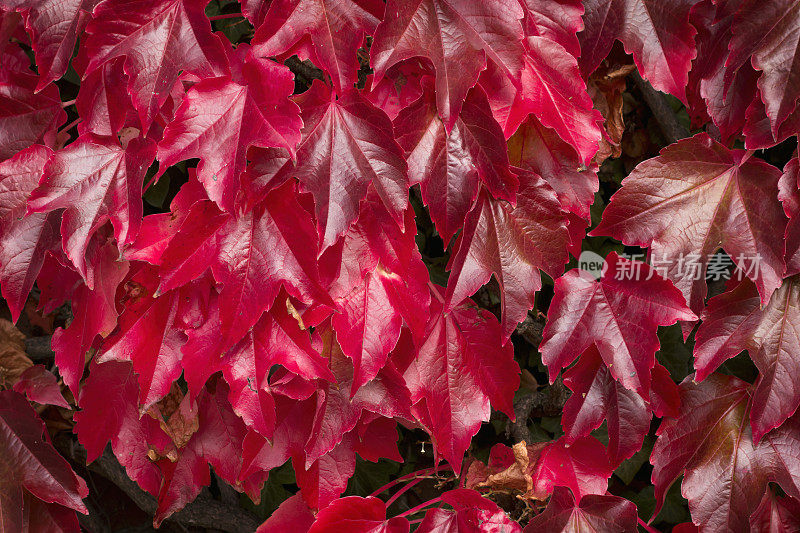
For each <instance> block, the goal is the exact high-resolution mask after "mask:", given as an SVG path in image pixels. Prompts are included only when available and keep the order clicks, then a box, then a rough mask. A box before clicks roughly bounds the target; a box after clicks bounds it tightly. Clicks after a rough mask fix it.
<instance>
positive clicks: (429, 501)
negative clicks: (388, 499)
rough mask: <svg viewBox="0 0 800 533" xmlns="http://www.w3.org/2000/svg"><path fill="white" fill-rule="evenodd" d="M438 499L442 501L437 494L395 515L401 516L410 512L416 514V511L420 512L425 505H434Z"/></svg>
mask: <svg viewBox="0 0 800 533" xmlns="http://www.w3.org/2000/svg"><path fill="white" fill-rule="evenodd" d="M440 501H442V497H441V496H439V497H438V498H434V499H432V500H428V501H427V502H423V503H421V504H419V505H417V506H416V507H412V508H411V509H409V510H408V511H406V512H404V513H400V514H399V515H397V516H400V517H402V516H409V515H412V514H416V513H418V512H420V511H422V510H424V509H425V508H426V507H430V506H431V505H436V504H437V503H439V502H440Z"/></svg>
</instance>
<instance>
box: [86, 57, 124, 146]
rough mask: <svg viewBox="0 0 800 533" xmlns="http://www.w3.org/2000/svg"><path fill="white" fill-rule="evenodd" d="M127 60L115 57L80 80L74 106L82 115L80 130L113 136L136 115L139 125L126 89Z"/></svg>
mask: <svg viewBox="0 0 800 533" xmlns="http://www.w3.org/2000/svg"><path fill="white" fill-rule="evenodd" d="M123 62H124V59H122V58H119V59H112V60H111V61H107V62H106V63H104V64H103V65H102V66H101V67H98V68H97V69H96V70H93V71H91V72H89V73H88V74H87V75H86V77H85V78H84V80H83V81H82V82H81V87H80V89H79V90H78V97H77V99H76V100H75V108H76V109H77V110H78V114H79V115H80V117H81V122H80V124H78V131H79V132H80V133H95V134H97V135H107V136H114V135H117V133H118V132H119V131H120V130H121V129H122V127H123V126H124V125H125V124H126V120H127V119H129V116H130V115H133V118H132V119H131V120H135V124H136V125H138V124H139V122H138V117H137V116H136V115H135V109H133V103H132V102H131V97H130V95H129V94H128V92H127V91H126V90H125V87H127V85H128V76H127V75H126V74H125V72H124V70H123V68H122V65H123Z"/></svg>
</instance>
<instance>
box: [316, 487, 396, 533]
mask: <svg viewBox="0 0 800 533" xmlns="http://www.w3.org/2000/svg"><path fill="white" fill-rule="evenodd" d="M408 528H409V524H408V520H406V519H405V518H402V517H399V516H398V517H394V518H386V504H385V503H383V502H382V501H381V500H379V499H378V498H375V497H374V496H369V497H367V498H361V497H359V496H348V497H346V498H340V499H338V500H336V501H335V502H333V503H331V504H330V505H328V506H327V507H325V508H324V509H321V510H320V512H319V513H317V516H316V520H315V521H314V524H313V525H312V526H311V528H310V529H309V530H308V531H309V533H335V532H338V531H343V530H347V531H353V532H363V533H367V532H368V531H380V532H382V533H408Z"/></svg>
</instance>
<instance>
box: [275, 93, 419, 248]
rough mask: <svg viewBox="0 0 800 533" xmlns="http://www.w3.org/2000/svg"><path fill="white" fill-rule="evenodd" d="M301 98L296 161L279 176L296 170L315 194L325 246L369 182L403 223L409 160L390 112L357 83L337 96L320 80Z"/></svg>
mask: <svg viewBox="0 0 800 533" xmlns="http://www.w3.org/2000/svg"><path fill="white" fill-rule="evenodd" d="M296 101H297V102H298V103H299V104H300V108H301V110H302V117H303V139H302V141H301V142H300V144H299V145H298V147H297V163H296V164H292V163H287V165H286V166H285V167H284V168H283V169H281V172H280V173H279V178H275V179H280V178H285V177H291V176H295V177H297V178H298V179H299V180H300V183H301V185H302V187H303V189H304V190H306V191H308V192H310V193H311V194H312V195H313V196H314V208H315V211H316V215H317V226H318V228H319V233H320V236H321V237H322V249H323V250H324V249H325V248H327V247H329V246H330V245H332V244H333V243H334V242H335V241H336V239H337V237H338V236H339V235H341V234H342V233H344V232H345V231H346V230H347V228H348V226H350V224H351V223H352V222H353V221H354V220H355V219H356V217H357V216H358V209H359V202H360V201H361V200H362V199H363V198H364V196H365V195H366V194H367V187H368V186H369V185H370V184H372V186H373V187H374V188H375V190H376V191H377V192H378V195H379V196H380V198H381V200H382V201H383V203H384V204H385V205H386V208H387V209H389V212H390V213H392V215H393V216H394V217H395V219H396V220H397V223H398V224H399V223H402V213H403V211H404V210H405V208H406V206H407V205H408V187H409V183H408V177H407V175H406V169H407V166H406V162H405V160H404V159H403V151H402V149H401V148H400V146H398V144H397V142H396V141H395V140H394V132H393V130H392V123H391V121H390V120H389V117H387V116H386V113H384V112H383V111H382V110H381V109H379V108H377V107H375V106H374V105H373V104H372V102H370V101H369V100H367V99H366V98H364V96H362V95H361V93H360V92H359V91H357V90H355V89H352V90H349V91H347V92H345V93H344V94H342V95H341V96H340V97H339V98H336V95H335V93H333V92H332V91H331V90H330V88H329V87H327V86H326V85H324V84H322V83H321V82H319V81H315V82H314V83H313V84H312V86H311V89H309V90H308V91H307V92H305V93H303V94H302V95H301V96H299V97H297V99H296Z"/></svg>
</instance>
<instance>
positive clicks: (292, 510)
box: [256, 494, 314, 533]
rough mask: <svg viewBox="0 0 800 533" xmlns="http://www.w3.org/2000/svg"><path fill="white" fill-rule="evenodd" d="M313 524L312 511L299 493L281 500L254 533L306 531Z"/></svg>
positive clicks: (300, 532) (305, 532) (306, 532)
mask: <svg viewBox="0 0 800 533" xmlns="http://www.w3.org/2000/svg"><path fill="white" fill-rule="evenodd" d="M312 524H314V513H312V512H311V509H309V508H308V505H306V502H305V501H303V497H302V495H300V494H295V495H294V496H290V497H288V498H286V499H285V500H283V502H282V503H281V504H280V506H279V507H278V508H277V509H276V510H275V511H274V512H273V513H272V514H271V515H270V517H269V518H267V521H266V522H264V523H263V524H261V525H260V526H259V527H258V529H257V530H256V533H286V532H287V531H296V532H297V533H308V530H309V529H311V526H312Z"/></svg>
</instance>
